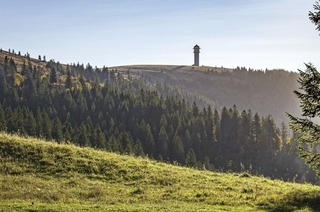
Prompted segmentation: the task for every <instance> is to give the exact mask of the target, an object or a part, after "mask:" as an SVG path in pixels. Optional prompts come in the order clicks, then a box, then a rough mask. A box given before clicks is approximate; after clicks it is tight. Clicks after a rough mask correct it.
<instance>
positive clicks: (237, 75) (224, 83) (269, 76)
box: [110, 65, 301, 124]
mask: <svg viewBox="0 0 320 212" xmlns="http://www.w3.org/2000/svg"><path fill="white" fill-rule="evenodd" d="M110 69H116V70H118V71H119V72H121V73H122V74H123V75H124V76H127V73H128V71H129V73H130V75H131V77H134V78H139V79H142V80H143V81H145V82H147V83H149V84H151V85H154V87H155V88H156V90H158V91H159V92H160V93H162V94H163V95H174V96H178V97H180V98H184V99H185V100H187V101H188V102H190V103H192V102H196V103H197V104H198V105H199V106H201V107H204V106H207V105H211V107H215V108H217V109H219V110H221V109H222V107H224V106H225V107H227V108H228V107H233V105H236V106H237V107H238V109H239V110H240V111H241V110H248V109H250V110H252V112H254V113H259V114H261V115H264V116H267V115H272V116H273V118H274V119H275V120H276V122H277V123H278V124H280V123H281V122H285V123H287V122H288V117H287V115H286V112H288V113H290V114H295V115H300V113H301V110H300V108H299V101H298V99H297V98H296V96H295V95H294V94H293V90H297V89H298V83H297V79H298V76H299V75H298V73H294V72H288V71H285V70H252V69H250V68H249V69H247V68H245V67H237V68H235V69H231V68H224V67H210V66H185V65H180V66H174V65H132V66H129V65H127V66H116V67H110Z"/></svg>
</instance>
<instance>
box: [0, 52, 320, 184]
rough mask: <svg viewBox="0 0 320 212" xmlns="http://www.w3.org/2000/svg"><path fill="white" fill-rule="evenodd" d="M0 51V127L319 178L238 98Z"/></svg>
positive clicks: (269, 121) (179, 159)
mask: <svg viewBox="0 0 320 212" xmlns="http://www.w3.org/2000/svg"><path fill="white" fill-rule="evenodd" d="M0 55H2V56H1V57H0V131H6V132H9V133H18V134H21V135H28V136H33V137H40V138H44V139H46V140H55V141H57V142H59V143H65V142H67V143H69V142H71V143H73V144H76V145H79V146H88V147H94V148H98V149H103V150H106V151H113V152H119V153H121V154H132V155H148V156H149V157H151V158H154V159H157V160H161V161H166V162H171V163H178V164H181V165H186V166H192V167H198V168H206V169H210V170H220V171H230V170H231V171H245V170H246V171H248V172H250V173H254V174H263V175H265V176H269V177H272V178H281V179H285V180H297V181H309V182H314V183H316V182H317V178H316V176H315V174H314V172H311V171H310V169H309V168H308V167H307V166H306V165H305V164H304V163H303V161H302V160H301V159H300V158H299V157H298V155H297V152H296V146H297V143H296V141H295V140H294V138H290V137H289V136H288V135H289V134H288V129H287V127H286V126H285V125H284V124H282V125H281V126H279V125H278V126H277V125H276V124H275V121H274V120H273V118H272V116H270V115H267V116H263V115H260V114H258V113H254V112H252V111H251V110H250V109H248V110H239V109H238V108H237V106H232V107H230V108H227V107H223V108H222V109H221V111H219V110H217V109H215V108H213V107H211V106H210V105H209V106H206V107H199V106H198V105H197V104H196V103H189V102H188V101H185V100H183V99H181V98H178V97H177V96H178V95H161V94H159V92H157V91H156V89H155V88H156V87H155V86H154V85H153V84H150V83H146V81H144V80H141V79H135V77H137V78H138V76H139V75H141V76H142V78H146V77H147V76H146V73H147V71H146V72H144V73H139V72H137V74H136V75H133V74H132V73H131V71H130V70H129V71H128V70H127V71H121V70H116V69H108V68H106V67H104V68H102V69H98V68H93V67H92V66H91V65H90V64H88V65H86V66H85V67H84V65H82V64H81V65H80V64H71V65H62V64H60V63H59V62H55V61H54V60H50V61H49V62H46V61H45V60H44V59H43V58H39V60H37V59H32V58H30V57H29V56H26V57H22V56H20V55H19V54H18V55H17V54H16V53H9V52H4V51H2V54H0ZM181 68H182V67H177V68H176V69H181ZM170 70H171V71H172V68H171V69H170ZM174 71H175V70H173V72H174ZM149 72H151V71H149ZM154 72H157V71H154ZM161 72H165V71H164V70H160V72H159V74H163V73H161ZM167 72H169V71H167ZM177 72H179V70H177ZM203 74H205V73H203ZM208 74H209V73H208ZM191 75H193V74H192V73H191ZM194 75H195V76H196V74H194ZM164 88H165V87H164ZM165 91H166V90H165V89H164V92H165ZM171 91H174V90H173V89H171V88H170V89H168V91H167V93H169V94H170V92H171Z"/></svg>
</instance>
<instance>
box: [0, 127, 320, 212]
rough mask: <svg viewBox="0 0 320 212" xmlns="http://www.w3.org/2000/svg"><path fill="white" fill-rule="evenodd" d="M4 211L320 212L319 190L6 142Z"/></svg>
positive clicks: (1, 155) (6, 138) (0, 146)
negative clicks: (318, 211)
mask: <svg viewBox="0 0 320 212" xmlns="http://www.w3.org/2000/svg"><path fill="white" fill-rule="evenodd" d="M0 162H1V168H0V185H1V186H0V211H8V210H9V211H14V210H18V211H31V210H32V211H49V210H50V211H61V210H63V211H75V210H76V211H88V210H90V211H107V210H108V211H109V210H117V211H136V210H139V211H199V210H203V211H265V210H268V211H278V210H284V211H293V210H303V211H312V210H313V211H315V210H319V209H320V208H319V204H318V203H319V201H320V188H319V187H318V186H312V185H310V184H296V183H285V182H283V181H279V180H270V179H266V178H263V177H256V176H251V175H249V174H247V173H240V174H235V173H226V174H223V173H218V172H210V171H206V170H195V169H191V168H183V167H179V166H174V165H169V164H166V163H159V162H156V161H153V160H150V159H146V158H142V157H133V156H125V155H118V154H115V153H108V152H103V151H98V150H94V149H91V148H80V147H76V146H73V145H65V144H57V143H52V142H46V141H42V140H37V139H33V138H22V137H18V136H13V135H8V134H4V133H1V134H0Z"/></svg>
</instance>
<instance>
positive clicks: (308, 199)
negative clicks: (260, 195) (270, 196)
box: [264, 191, 320, 212]
mask: <svg viewBox="0 0 320 212" xmlns="http://www.w3.org/2000/svg"><path fill="white" fill-rule="evenodd" d="M304 208H308V209H309V210H311V211H320V193H319V191H309V192H306V191H296V192H292V193H289V194H288V195H286V196H285V197H284V198H283V200H282V202H279V203H278V204H277V205H275V206H273V207H272V206H271V207H268V208H264V209H266V210H267V211H271V212H277V211H296V210H299V209H304Z"/></svg>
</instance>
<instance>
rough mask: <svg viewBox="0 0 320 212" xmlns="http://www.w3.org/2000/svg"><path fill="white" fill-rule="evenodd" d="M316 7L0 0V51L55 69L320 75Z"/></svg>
mask: <svg viewBox="0 0 320 212" xmlns="http://www.w3.org/2000/svg"><path fill="white" fill-rule="evenodd" d="M314 3H315V0H268V1H263V0H117V1H115V0H77V1H73V0H55V1H43V0H28V1H26V0H0V11H1V17H2V21H1V27H0V48H2V49H4V50H8V49H9V48H10V49H14V50H15V51H16V52H17V51H21V53H22V54H25V53H27V52H28V53H29V54H30V55H31V57H36V58H37V57H38V55H45V56H46V59H47V60H49V59H54V60H55V61H59V62H60V63H68V64H71V63H78V62H79V63H83V64H84V65H86V64H88V63H90V64H91V65H92V66H97V67H103V66H104V65H105V66H107V67H110V66H118V65H135V64H168V65H192V64H193V46H194V45H196V44H198V45H199V46H200V48H201V50H200V65H206V66H218V67H221V66H223V67H227V68H236V67H237V66H239V67H247V68H249V67H250V68H253V69H263V70H264V69H276V68H281V69H286V70H289V71H297V69H301V70H304V69H305V68H304V67H305V66H304V63H309V62H311V63H313V64H314V65H315V66H316V67H319V69H320V60H319V57H320V36H319V33H320V32H318V31H316V30H315V26H314V25H313V24H312V23H311V22H310V20H309V18H308V12H309V11H312V10H313V4H314Z"/></svg>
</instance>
